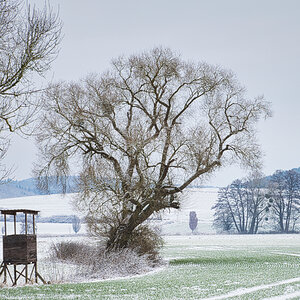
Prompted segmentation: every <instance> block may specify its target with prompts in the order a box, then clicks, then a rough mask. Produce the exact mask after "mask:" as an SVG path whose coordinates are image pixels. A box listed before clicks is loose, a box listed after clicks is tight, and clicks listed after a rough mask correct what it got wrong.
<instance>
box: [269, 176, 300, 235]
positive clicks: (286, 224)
mask: <svg viewBox="0 0 300 300" xmlns="http://www.w3.org/2000/svg"><path fill="white" fill-rule="evenodd" d="M269 197H270V199H271V200H272V202H273V205H272V210H273V213H274V216H275V218H274V220H275V224H276V229H279V231H280V232H285V233H287V232H290V231H291V230H295V225H296V223H297V221H298V219H299V217H300V174H299V173H297V172H296V171H293V170H289V171H280V170H278V171H276V172H275V173H274V174H273V175H272V177H271V180H270V186H269Z"/></svg>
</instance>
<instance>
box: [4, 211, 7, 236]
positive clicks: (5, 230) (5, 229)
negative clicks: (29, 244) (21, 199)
mask: <svg viewBox="0 0 300 300" xmlns="http://www.w3.org/2000/svg"><path fill="white" fill-rule="evenodd" d="M4 232H5V235H7V228H6V215H4Z"/></svg>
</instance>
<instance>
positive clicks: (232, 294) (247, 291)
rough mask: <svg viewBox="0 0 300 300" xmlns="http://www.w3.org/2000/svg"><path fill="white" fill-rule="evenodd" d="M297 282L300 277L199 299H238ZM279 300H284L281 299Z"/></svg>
mask: <svg viewBox="0 0 300 300" xmlns="http://www.w3.org/2000/svg"><path fill="white" fill-rule="evenodd" d="M295 282H300V277H297V278H291V279H287V280H282V281H279V282H274V283H270V284H263V285H258V286H253V287H251V288H239V289H237V290H234V291H231V292H229V293H227V294H223V295H219V296H214V297H209V298H202V299H199V300H219V299H228V298H231V297H237V296H241V295H245V294H250V293H253V292H257V291H260V290H265V289H270V288H272V287H275V286H279V285H284V284H289V283H295ZM272 299H273V298H272ZM279 299H283V298H279ZM287 299H290V298H287Z"/></svg>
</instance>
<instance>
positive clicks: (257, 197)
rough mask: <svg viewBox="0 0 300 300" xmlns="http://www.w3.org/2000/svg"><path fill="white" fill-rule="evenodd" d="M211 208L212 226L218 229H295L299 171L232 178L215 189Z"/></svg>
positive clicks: (298, 214) (298, 213)
mask: <svg viewBox="0 0 300 300" xmlns="http://www.w3.org/2000/svg"><path fill="white" fill-rule="evenodd" d="M213 209H214V211H215V213H214V227H215V228H216V229H217V230H218V231H220V232H229V233H240V234H255V233H257V232H258V231H259V230H261V231H264V232H266V231H270V232H280V233H290V232H295V231H297V230H298V229H297V225H298V221H299V217H300V174H299V173H298V172H296V171H294V170H289V171H280V170H279V171H276V172H275V173H274V174H273V175H272V176H270V177H267V178H263V177H262V176H259V175H257V174H256V175H252V176H251V177H249V178H247V179H244V180H240V179H238V180H235V181H233V182H232V183H231V184H230V185H228V186H227V187H225V188H221V189H220V190H219V195H218V200H217V203H216V204H215V205H214V206H213Z"/></svg>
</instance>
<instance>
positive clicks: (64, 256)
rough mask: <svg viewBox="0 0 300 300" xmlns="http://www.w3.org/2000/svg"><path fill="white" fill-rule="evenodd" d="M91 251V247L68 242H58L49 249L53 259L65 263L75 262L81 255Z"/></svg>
mask: <svg viewBox="0 0 300 300" xmlns="http://www.w3.org/2000/svg"><path fill="white" fill-rule="evenodd" d="M92 251H93V247H91V246H88V245H85V244H83V243H76V242H70V241H66V242H59V243H57V244H53V245H52V247H51V253H52V256H53V257H55V258H57V259H60V260H66V261H74V260H75V261H76V260H77V259H78V258H79V257H81V256H82V254H83V253H90V252H92Z"/></svg>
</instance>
